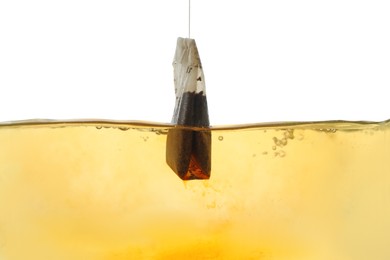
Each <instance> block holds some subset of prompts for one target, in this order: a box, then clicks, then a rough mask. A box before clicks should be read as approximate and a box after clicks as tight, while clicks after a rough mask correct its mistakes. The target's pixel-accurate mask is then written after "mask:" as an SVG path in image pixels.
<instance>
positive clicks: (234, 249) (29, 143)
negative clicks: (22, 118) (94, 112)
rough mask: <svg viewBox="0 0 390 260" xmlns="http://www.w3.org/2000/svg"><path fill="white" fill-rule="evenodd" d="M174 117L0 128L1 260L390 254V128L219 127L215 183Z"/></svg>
mask: <svg viewBox="0 0 390 260" xmlns="http://www.w3.org/2000/svg"><path fill="white" fill-rule="evenodd" d="M169 128H170V126H168V125H152V124H142V123H137V124H134V123H126V122H40V123H38V122H28V123H17V124H2V125H0V259H2V260H3V259H7V260H8V259H102V260H109V259H390V247H389V241H390V123H389V121H387V122H379V123H364V122H362V123H352V122H321V123H302V124H299V123H296V124H295V123H290V124H276V125H250V126H242V127H241V126H240V127H226V128H214V129H212V131H211V134H212V164H211V178H210V179H209V180H195V181H186V182H183V181H182V180H180V179H179V178H178V177H177V175H176V174H175V173H173V172H172V171H171V169H170V168H169V167H168V166H167V164H166V161H165V148H166V147H165V144H166V133H167V131H168V130H169Z"/></svg>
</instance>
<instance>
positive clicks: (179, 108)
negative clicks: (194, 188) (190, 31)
mask: <svg viewBox="0 0 390 260" xmlns="http://www.w3.org/2000/svg"><path fill="white" fill-rule="evenodd" d="M173 67H174V84H175V94H176V104H175V110H174V114H173V117H172V123H173V124H175V126H176V127H174V128H173V129H171V130H170V131H169V132H168V137H167V153H166V159H167V163H168V165H169V166H170V167H171V168H172V170H173V171H174V172H175V173H176V174H177V175H178V176H179V177H180V178H181V179H183V180H190V179H208V178H209V177H210V169H211V132H210V131H209V126H210V123H209V116H208V108H207V99H206V89H205V81H204V74H203V69H202V64H201V61H200V57H199V53H198V49H197V46H196V43H195V40H193V39H188V38H178V40H177V46H176V52H175V58H174V62H173ZM191 127H196V128H197V129H196V130H194V129H191ZM198 128H201V129H198ZM202 128H204V129H202Z"/></svg>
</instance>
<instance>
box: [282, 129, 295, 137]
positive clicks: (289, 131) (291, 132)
mask: <svg viewBox="0 0 390 260" xmlns="http://www.w3.org/2000/svg"><path fill="white" fill-rule="evenodd" d="M284 137H285V138H287V139H294V129H287V130H286V132H284Z"/></svg>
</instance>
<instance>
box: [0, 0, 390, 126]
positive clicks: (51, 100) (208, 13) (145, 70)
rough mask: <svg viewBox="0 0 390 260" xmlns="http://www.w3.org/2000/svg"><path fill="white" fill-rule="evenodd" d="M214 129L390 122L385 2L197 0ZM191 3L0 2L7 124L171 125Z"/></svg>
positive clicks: (388, 4) (1, 87) (1, 116)
mask: <svg viewBox="0 0 390 260" xmlns="http://www.w3.org/2000/svg"><path fill="white" fill-rule="evenodd" d="M191 18H192V19H191V37H192V38H195V39H196V41H197V45H198V49H199V52H200V56H201V59H202V63H203V68H204V72H205V78H206V89H207V97H208V102H209V113H210V121H211V123H212V124H213V125H220V124H241V123H255V122H273V121H297V120H298V121H302V120H305V121H308V120H328V119H334V120H336V119H347V120H385V119H389V118H390V97H389V94H387V93H388V89H389V86H390V1H375V0H369V1H368V0H367V1H359V0H354V1H349V0H327V1H309V0H307V1H302V0H298V1H292V0H280V1H277V0H272V1H271V0H267V1H265V0H262V1H258V0H252V1H251V0H235V1H229V0H192V11H191ZM187 19H188V1H187V0H143V1H130V0H127V1H116V0H115V1H108V0H107V1H99V0H93V1H89V0H67V1H52V0H50V1H49V0H47V1H43V0H34V1H18V0H15V1H0V121H8V120H20V119H33V118H51V119H74V118H103V119H120V120H145V121H155V122H163V123H167V122H170V120H171V117H172V112H173V108H174V100H175V97H174V88H173V69H172V59H173V55H174V51H175V47H176V38H177V37H178V36H182V37H186V36H188V20H187Z"/></svg>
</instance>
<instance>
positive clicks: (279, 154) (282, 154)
mask: <svg viewBox="0 0 390 260" xmlns="http://www.w3.org/2000/svg"><path fill="white" fill-rule="evenodd" d="M278 156H279V157H281V158H283V157H284V156H286V152H285V151H283V150H280V151H276V152H275V157H278Z"/></svg>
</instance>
